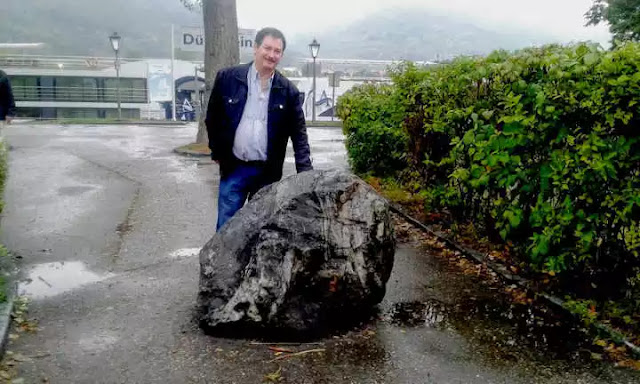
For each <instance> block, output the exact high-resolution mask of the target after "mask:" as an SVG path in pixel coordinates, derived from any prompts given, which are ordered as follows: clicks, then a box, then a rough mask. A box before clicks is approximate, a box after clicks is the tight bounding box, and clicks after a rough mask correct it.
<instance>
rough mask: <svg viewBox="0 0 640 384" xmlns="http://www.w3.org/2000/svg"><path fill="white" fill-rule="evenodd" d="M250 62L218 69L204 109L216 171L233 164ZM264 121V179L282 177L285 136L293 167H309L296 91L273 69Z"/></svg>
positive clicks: (276, 179) (303, 119)
mask: <svg viewBox="0 0 640 384" xmlns="http://www.w3.org/2000/svg"><path fill="white" fill-rule="evenodd" d="M251 65H253V63H249V64H244V65H239V66H236V67H230V68H225V69H222V70H220V71H218V74H217V76H216V80H215V83H214V85H213V90H212V91H211V96H210V98H209V106H208V109H207V118H206V121H205V122H206V125H207V132H208V134H209V148H210V149H211V158H212V159H213V160H218V161H219V162H220V172H221V173H222V174H223V175H224V174H225V173H227V172H230V171H231V170H232V168H233V166H234V163H236V161H235V158H234V156H233V152H232V150H233V141H234V139H235V135H236V129H237V128H238V125H239V124H240V119H241V118H242V112H243V111H244V106H245V104H246V102H247V94H248V89H249V88H248V84H247V73H248V72H249V68H250V66H251ZM268 108H269V110H268V121H267V135H268V138H267V166H266V174H265V177H266V180H265V181H266V182H267V183H272V182H275V181H278V180H280V179H281V178H282V166H283V164H284V157H285V152H286V149H287V142H288V141H289V138H291V141H292V143H293V149H294V152H295V160H296V170H297V171H298V172H304V171H308V170H311V169H313V167H312V166H311V160H310V158H309V142H308V138H307V128H306V127H305V118H304V113H303V111H302V99H301V97H300V92H299V91H298V89H297V88H296V87H295V85H293V84H292V83H291V82H290V81H289V80H288V79H287V78H285V77H284V76H282V74H280V73H279V72H277V71H276V73H275V74H274V77H273V81H272V83H271V93H270V94H269V107H268Z"/></svg>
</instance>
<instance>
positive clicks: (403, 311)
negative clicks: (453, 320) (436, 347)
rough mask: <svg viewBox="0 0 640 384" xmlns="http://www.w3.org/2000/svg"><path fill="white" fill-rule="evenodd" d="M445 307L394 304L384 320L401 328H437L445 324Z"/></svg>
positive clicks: (438, 304) (422, 304)
mask: <svg viewBox="0 0 640 384" xmlns="http://www.w3.org/2000/svg"><path fill="white" fill-rule="evenodd" d="M445 311H446V309H445V307H444V305H442V304H441V303H438V302H435V301H433V302H418V301H415V302H409V303H396V304H394V305H393V307H392V308H391V309H390V310H389V312H388V314H387V315H386V316H385V318H387V319H388V321H389V322H391V324H394V325H398V326H403V327H421V326H422V327H437V326H442V325H444V323H445V320H446V317H445Z"/></svg>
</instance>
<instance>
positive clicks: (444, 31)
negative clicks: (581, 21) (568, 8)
mask: <svg viewBox="0 0 640 384" xmlns="http://www.w3.org/2000/svg"><path fill="white" fill-rule="evenodd" d="M312 38H313V36H311V35H308V36H305V37H300V38H298V39H296V44H295V45H294V46H295V47H296V48H298V47H299V46H300V45H302V42H303V41H311V39H312ZM318 41H320V43H321V44H322V47H321V50H322V56H323V57H334V58H337V57H349V58H358V59H371V60H376V59H378V60H381V59H398V60H399V59H404V60H436V59H447V58H451V57H453V56H458V55H475V54H487V53H489V52H491V51H493V50H495V49H508V50H513V49H518V48H522V47H525V46H529V45H532V44H539V43H548V42H552V41H554V39H553V38H550V37H548V36H544V34H539V35H536V36H533V34H526V33H522V32H514V31H511V32H509V31H503V32H496V31H491V30H487V29H483V28H480V27H477V26H475V25H473V24H471V23H469V22H465V21H462V20H460V19H457V18H455V17H452V16H446V15H439V14H436V13H432V12H429V11H426V10H415V9H414V10H394V11H387V12H381V13H378V14H375V15H372V16H370V17H367V18H365V19H363V20H361V21H359V22H357V23H354V24H352V25H348V26H345V27H342V28H339V29H336V30H334V31H329V32H327V33H324V34H321V35H319V36H318Z"/></svg>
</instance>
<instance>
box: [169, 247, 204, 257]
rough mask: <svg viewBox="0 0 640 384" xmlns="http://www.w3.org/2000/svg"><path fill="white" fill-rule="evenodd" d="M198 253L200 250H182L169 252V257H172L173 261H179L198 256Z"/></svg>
mask: <svg viewBox="0 0 640 384" xmlns="http://www.w3.org/2000/svg"><path fill="white" fill-rule="evenodd" d="M199 253H200V248H183V249H178V250H176V251H173V252H171V253H170V254H169V256H171V257H173V258H174V259H179V258H183V257H192V256H198V254H199Z"/></svg>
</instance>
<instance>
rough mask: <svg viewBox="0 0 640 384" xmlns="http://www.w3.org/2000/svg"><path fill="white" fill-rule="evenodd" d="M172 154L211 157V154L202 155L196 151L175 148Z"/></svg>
mask: <svg viewBox="0 0 640 384" xmlns="http://www.w3.org/2000/svg"><path fill="white" fill-rule="evenodd" d="M173 152H175V153H177V154H179V155H183V156H191V157H211V154H209V153H202V152H196V151H190V150H188V149H180V148H175V149H174V150H173Z"/></svg>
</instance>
